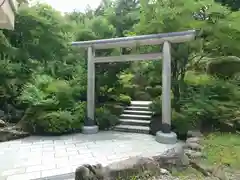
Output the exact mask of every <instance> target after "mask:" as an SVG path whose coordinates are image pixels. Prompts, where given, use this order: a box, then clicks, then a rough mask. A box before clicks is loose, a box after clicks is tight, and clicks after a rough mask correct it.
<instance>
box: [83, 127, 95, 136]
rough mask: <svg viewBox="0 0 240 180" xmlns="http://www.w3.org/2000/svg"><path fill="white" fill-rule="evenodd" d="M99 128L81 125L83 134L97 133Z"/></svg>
mask: <svg viewBox="0 0 240 180" xmlns="http://www.w3.org/2000/svg"><path fill="white" fill-rule="evenodd" d="M98 131H99V128H98V126H83V127H82V133H83V134H96V133H98Z"/></svg>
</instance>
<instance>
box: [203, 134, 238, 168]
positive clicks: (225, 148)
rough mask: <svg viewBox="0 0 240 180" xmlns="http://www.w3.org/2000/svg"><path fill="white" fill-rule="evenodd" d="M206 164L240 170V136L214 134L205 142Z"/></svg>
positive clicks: (206, 138)
mask: <svg viewBox="0 0 240 180" xmlns="http://www.w3.org/2000/svg"><path fill="white" fill-rule="evenodd" d="M203 145H204V150H203V153H204V154H205V155H206V163H208V164H215V165H226V166H230V167H231V168H234V169H239V168H240V135H238V134H227V133H214V134H210V135H208V136H207V137H205V139H204V141H203Z"/></svg>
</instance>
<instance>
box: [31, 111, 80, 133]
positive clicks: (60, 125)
mask: <svg viewBox="0 0 240 180" xmlns="http://www.w3.org/2000/svg"><path fill="white" fill-rule="evenodd" d="M35 123H36V124H35V126H36V132H41V133H52V134H58V133H59V134H61V133H66V132H71V131H73V130H75V129H80V128H81V125H82V124H81V123H82V121H80V120H79V119H75V117H74V116H73V115H72V113H71V112H70V111H61V110H58V111H54V112H47V113H43V114H42V115H40V116H39V117H37V120H36V121H35Z"/></svg>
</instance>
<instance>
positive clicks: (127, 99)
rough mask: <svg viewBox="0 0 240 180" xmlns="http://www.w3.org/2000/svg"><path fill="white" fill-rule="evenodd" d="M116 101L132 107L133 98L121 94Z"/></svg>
mask: <svg viewBox="0 0 240 180" xmlns="http://www.w3.org/2000/svg"><path fill="white" fill-rule="evenodd" d="M116 101H117V102H119V103H122V104H123V105H130V104H131V97H130V96H127V95H124V94H120V95H119V97H117V98H116Z"/></svg>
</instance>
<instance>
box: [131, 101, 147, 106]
mask: <svg viewBox="0 0 240 180" xmlns="http://www.w3.org/2000/svg"><path fill="white" fill-rule="evenodd" d="M151 103H152V101H131V105H133V106H141V107H149V106H150V104H151Z"/></svg>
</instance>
